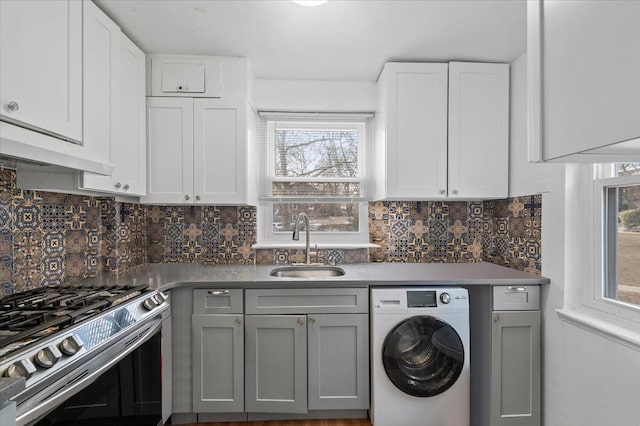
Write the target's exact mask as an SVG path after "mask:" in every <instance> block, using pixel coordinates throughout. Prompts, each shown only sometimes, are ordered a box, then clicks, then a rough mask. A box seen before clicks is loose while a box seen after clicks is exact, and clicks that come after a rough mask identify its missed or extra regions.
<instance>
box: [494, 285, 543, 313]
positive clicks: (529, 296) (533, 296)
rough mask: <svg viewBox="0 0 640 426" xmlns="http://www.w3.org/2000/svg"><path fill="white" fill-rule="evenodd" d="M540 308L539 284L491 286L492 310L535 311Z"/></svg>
mask: <svg viewBox="0 0 640 426" xmlns="http://www.w3.org/2000/svg"><path fill="white" fill-rule="evenodd" d="M539 309H540V286H538V285H505V286H494V287H493V310H494V311H537V310H539Z"/></svg>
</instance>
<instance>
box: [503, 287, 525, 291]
mask: <svg viewBox="0 0 640 426" xmlns="http://www.w3.org/2000/svg"><path fill="white" fill-rule="evenodd" d="M507 291H527V288H526V287H511V286H509V287H507Z"/></svg>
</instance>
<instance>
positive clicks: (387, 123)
mask: <svg viewBox="0 0 640 426" xmlns="http://www.w3.org/2000/svg"><path fill="white" fill-rule="evenodd" d="M508 120H509V66H508V65H504V64H480V63H458V62H452V63H451V64H432V63H387V64H385V66H384V68H383V70H382V74H381V75H380V78H379V79H378V106H377V110H376V141H375V145H376V146H375V173H374V180H375V198H376V199H387V200H437V199H447V198H459V199H481V198H502V197H506V196H507V192H508V142H509V139H508V129H509V123H508Z"/></svg>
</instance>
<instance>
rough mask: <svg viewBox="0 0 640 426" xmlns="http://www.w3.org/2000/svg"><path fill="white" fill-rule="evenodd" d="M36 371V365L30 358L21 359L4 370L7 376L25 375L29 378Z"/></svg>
mask: <svg viewBox="0 0 640 426" xmlns="http://www.w3.org/2000/svg"><path fill="white" fill-rule="evenodd" d="M35 372H36V367H35V365H33V363H32V362H31V360H29V359H21V360H20V361H16V362H14V363H13V364H11V365H10V366H9V368H7V369H6V370H5V372H4V375H5V376H6V377H24V378H25V379H28V378H29V377H31V375H32V374H33V373H35Z"/></svg>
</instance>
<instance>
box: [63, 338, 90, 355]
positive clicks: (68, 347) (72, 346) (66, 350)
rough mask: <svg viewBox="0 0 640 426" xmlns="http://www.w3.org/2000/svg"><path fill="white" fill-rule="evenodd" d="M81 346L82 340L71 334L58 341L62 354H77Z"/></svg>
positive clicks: (82, 344)
mask: <svg viewBox="0 0 640 426" xmlns="http://www.w3.org/2000/svg"><path fill="white" fill-rule="evenodd" d="M83 346H84V342H83V341H82V340H81V339H80V338H79V337H78V336H76V335H75V334H72V335H71V336H69V337H67V338H65V339H64V340H63V341H62V342H60V344H59V345H58V348H59V349H60V352H62V353H63V354H65V355H68V356H71V355H75V354H77V353H78V351H79V350H80V349H81V348H82V347H83Z"/></svg>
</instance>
